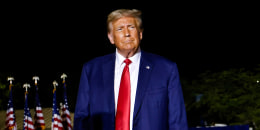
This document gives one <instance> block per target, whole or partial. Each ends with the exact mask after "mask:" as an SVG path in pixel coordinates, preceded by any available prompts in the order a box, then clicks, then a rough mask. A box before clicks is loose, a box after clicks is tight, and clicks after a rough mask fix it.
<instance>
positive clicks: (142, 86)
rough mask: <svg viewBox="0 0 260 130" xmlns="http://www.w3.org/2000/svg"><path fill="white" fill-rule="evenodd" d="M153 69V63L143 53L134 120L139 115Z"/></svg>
mask: <svg viewBox="0 0 260 130" xmlns="http://www.w3.org/2000/svg"><path fill="white" fill-rule="evenodd" d="M152 69H153V64H152V62H151V61H149V60H148V57H147V55H146V53H145V52H143V51H142V53H141V60H140V69H139V76H138V83H137V91H136V97H135V106H134V116H133V117H134V119H135V117H136V115H137V114H138V112H139V110H140V107H141V104H142V101H143V97H144V93H145V90H146V88H147V86H148V83H149V80H150V75H151V72H152Z"/></svg>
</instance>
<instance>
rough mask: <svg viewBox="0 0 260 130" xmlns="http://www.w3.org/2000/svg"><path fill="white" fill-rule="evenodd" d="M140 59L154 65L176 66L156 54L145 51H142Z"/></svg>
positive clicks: (174, 63)
mask: <svg viewBox="0 0 260 130" xmlns="http://www.w3.org/2000/svg"><path fill="white" fill-rule="evenodd" d="M142 58H144V59H147V60H149V61H151V62H153V63H155V64H170V65H176V62H174V61H172V60H170V59H168V58H166V57H164V56H161V55H158V54H155V53H150V52H145V51H142Z"/></svg>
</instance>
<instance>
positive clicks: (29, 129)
mask: <svg viewBox="0 0 260 130" xmlns="http://www.w3.org/2000/svg"><path fill="white" fill-rule="evenodd" d="M23 130H34V126H33V120H32V116H31V113H30V109H29V107H28V92H27V91H26V92H25V105H24V119H23Z"/></svg>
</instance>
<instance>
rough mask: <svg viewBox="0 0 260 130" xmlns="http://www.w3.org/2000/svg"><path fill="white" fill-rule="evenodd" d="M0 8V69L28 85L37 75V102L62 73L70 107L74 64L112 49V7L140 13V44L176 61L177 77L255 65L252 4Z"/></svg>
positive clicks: (47, 98) (76, 73)
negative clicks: (109, 26) (109, 21)
mask: <svg viewBox="0 0 260 130" xmlns="http://www.w3.org/2000/svg"><path fill="white" fill-rule="evenodd" d="M101 3H102V2H101ZM111 3H112V2H111ZM111 3H110V4H111ZM130 3H131V2H130ZM118 4H120V3H118ZM112 5H113V4H112ZM2 6H3V7H4V8H2V9H1V10H2V13H1V45H0V48H1V50H0V54H1V55H0V57H1V59H0V61H1V65H0V72H1V73H2V74H4V75H7V76H13V77H14V78H15V81H14V82H16V83H17V82H19V83H21V84H23V83H30V84H31V85H33V81H32V77H33V76H35V75H37V76H39V77H40V81H39V85H38V86H39V90H40V91H41V94H40V97H41V98H42V99H41V100H43V101H42V104H43V106H52V93H51V92H52V88H53V87H52V82H53V80H57V81H58V83H59V85H60V86H61V79H60V76H61V74H62V73H66V74H67V75H68V78H67V79H66V82H67V89H68V98H69V101H70V102H71V107H72V109H73V108H74V103H75V97H76V93H77V88H78V83H79V78H80V73H81V68H82V65H83V64H84V63H85V62H87V61H88V60H90V59H92V58H94V57H97V56H102V55H105V54H108V53H111V52H114V48H113V46H112V45H111V44H110V43H109V41H108V39H107V34H106V18H107V17H106V16H107V15H108V13H109V12H110V11H112V10H114V9H118V8H137V9H140V10H142V11H143V24H144V34H143V41H142V43H141V48H142V49H143V50H145V51H149V52H153V53H156V54H159V55H162V56H165V57H167V58H169V59H171V60H172V61H174V62H176V63H177V65H178V67H179V73H180V76H181V79H187V80H192V79H194V78H196V76H197V75H198V74H199V73H201V72H204V71H206V70H212V71H218V70H223V69H228V68H234V67H247V68H253V67H255V66H256V65H257V64H259V63H260V58H259V47H258V44H259V20H258V17H259V13H257V11H259V10H258V9H257V8H256V7H255V6H256V4H255V3H232V2H230V3H227V2H223V3H214V2H212V3H203V2H201V3H198V2H196V3H195V2H194V3H188V2H187V3H176V2H175V3H171V2H167V3H165V2H160V3H157V2H150V3H146V4H139V3H136V5H134V6H132V5H128V4H125V3H124V4H123V3H122V6H115V7H114V6H108V5H107V4H106V3H102V5H101V4H91V3H76V2H74V3H11V4H2ZM2 81H4V80H3V79H2ZM6 83H7V84H8V82H6ZM17 87H19V88H16V90H17V91H16V93H21V94H23V91H24V90H23V89H22V86H17ZM18 90H19V91H18ZM57 91H59V89H58V90H57ZM184 94H185V93H184ZM17 97H18V96H17ZM21 104H23V102H21ZM21 107H23V105H21Z"/></svg>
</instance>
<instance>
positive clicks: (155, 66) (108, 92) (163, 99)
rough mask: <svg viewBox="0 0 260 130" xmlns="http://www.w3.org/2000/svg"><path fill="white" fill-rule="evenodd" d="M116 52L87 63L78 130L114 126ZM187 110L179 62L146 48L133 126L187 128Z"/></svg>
mask: <svg viewBox="0 0 260 130" xmlns="http://www.w3.org/2000/svg"><path fill="white" fill-rule="evenodd" d="M114 69H115V53H113V54H108V55H105V56H101V57H97V58H95V59H93V60H91V61H89V62H87V63H85V64H84V65H83V68H82V73H81V78H80V84H79V89H78V95H77V103H76V108H75V114H74V125H73V127H74V130H86V129H90V130H114V129H115V101H114ZM187 129H188V125H187V119H186V110H185V104H184V99H183V93H182V88H181V83H180V79H179V72H178V69H177V65H176V63H175V62H172V61H170V60H168V59H166V58H163V57H161V56H159V55H155V54H151V53H147V52H144V51H142V52H141V60H140V70H139V77H138V84H137V92H136V99H135V106H134V115H133V130H187Z"/></svg>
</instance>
